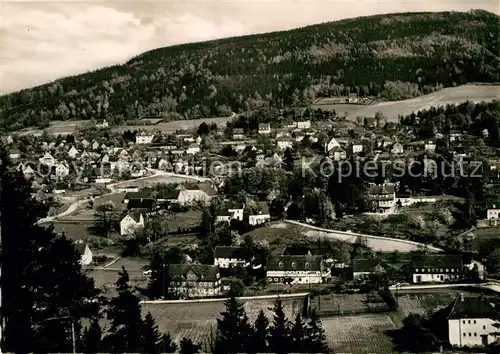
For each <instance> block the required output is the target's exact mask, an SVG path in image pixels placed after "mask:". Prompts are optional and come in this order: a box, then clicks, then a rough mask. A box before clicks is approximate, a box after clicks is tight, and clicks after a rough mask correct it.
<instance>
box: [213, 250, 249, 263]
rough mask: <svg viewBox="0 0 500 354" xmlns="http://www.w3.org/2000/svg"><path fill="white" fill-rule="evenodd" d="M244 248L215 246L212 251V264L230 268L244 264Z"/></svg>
mask: <svg viewBox="0 0 500 354" xmlns="http://www.w3.org/2000/svg"><path fill="white" fill-rule="evenodd" d="M245 263H246V261H245V257H244V250H243V249H242V248H240V247H226V246H217V247H215V251H214V265H216V266H219V268H232V267H237V266H243V265H245Z"/></svg>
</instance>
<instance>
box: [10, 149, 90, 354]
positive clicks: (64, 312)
mask: <svg viewBox="0 0 500 354" xmlns="http://www.w3.org/2000/svg"><path fill="white" fill-rule="evenodd" d="M6 156H7V154H6V152H5V150H4V149H3V147H1V146H0V189H1V190H0V224H1V226H2V228H1V233H2V251H3V252H2V253H3V258H2V278H1V282H2V284H1V288H2V317H3V321H4V324H5V326H4V328H3V333H2V334H3V335H2V349H3V350H4V351H5V352H15V353H28V352H34V351H36V352H71V351H73V345H72V328H74V334H75V342H76V343H78V344H79V343H80V342H81V329H82V328H81V325H80V323H81V320H82V319H84V318H87V319H91V318H94V317H96V316H97V312H98V311H97V310H98V305H97V304H96V303H95V302H93V301H89V300H92V299H94V298H95V297H96V296H97V293H98V292H97V290H96V289H95V287H94V284H93V281H92V280H91V279H89V278H87V277H86V276H85V275H84V274H83V273H82V271H81V265H80V255H79V254H78V253H77V251H76V250H75V248H74V245H73V242H72V241H71V240H68V239H67V238H65V237H61V236H58V235H57V234H56V233H55V232H54V230H53V228H45V227H43V226H40V225H38V224H37V220H38V219H39V218H41V217H43V216H45V215H46V212H47V210H46V208H45V207H44V206H43V205H42V204H40V203H39V202H37V201H36V200H35V199H34V198H32V197H31V192H32V188H31V184H30V182H29V181H27V180H26V179H25V178H24V176H23V175H22V173H21V172H20V171H17V170H16V169H15V168H14V167H13V166H12V165H11V164H10V162H9V160H8V158H7V157H6ZM76 350H77V351H78V350H79V348H76Z"/></svg>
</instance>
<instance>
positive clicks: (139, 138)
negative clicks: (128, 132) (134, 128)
mask: <svg viewBox="0 0 500 354" xmlns="http://www.w3.org/2000/svg"><path fill="white" fill-rule="evenodd" d="M154 137H155V136H154V134H152V133H147V132H145V131H141V132H140V133H138V134H137V135H136V136H135V143H136V144H151V143H152V142H153V139H154Z"/></svg>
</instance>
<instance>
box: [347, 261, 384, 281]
mask: <svg viewBox="0 0 500 354" xmlns="http://www.w3.org/2000/svg"><path fill="white" fill-rule="evenodd" d="M377 266H380V260H378V259H372V258H368V259H365V258H360V259H354V260H353V261H352V279H353V280H364V279H367V278H369V277H370V275H371V274H373V272H374V270H375V269H376V268H377Z"/></svg>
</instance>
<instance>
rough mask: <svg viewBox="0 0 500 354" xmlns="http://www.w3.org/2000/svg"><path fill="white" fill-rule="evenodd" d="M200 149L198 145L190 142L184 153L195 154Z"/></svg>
mask: <svg viewBox="0 0 500 354" xmlns="http://www.w3.org/2000/svg"><path fill="white" fill-rule="evenodd" d="M200 151H201V149H200V146H199V145H196V144H191V145H189V147H188V148H187V149H186V154H188V155H196V154H197V153H199V152H200Z"/></svg>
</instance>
